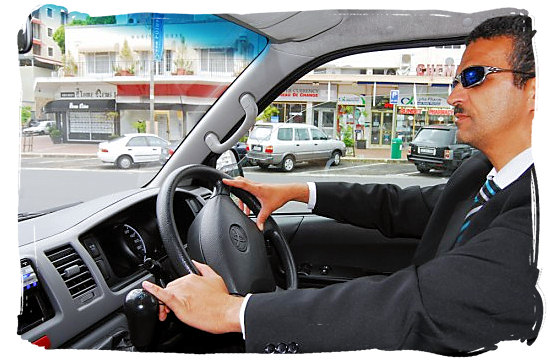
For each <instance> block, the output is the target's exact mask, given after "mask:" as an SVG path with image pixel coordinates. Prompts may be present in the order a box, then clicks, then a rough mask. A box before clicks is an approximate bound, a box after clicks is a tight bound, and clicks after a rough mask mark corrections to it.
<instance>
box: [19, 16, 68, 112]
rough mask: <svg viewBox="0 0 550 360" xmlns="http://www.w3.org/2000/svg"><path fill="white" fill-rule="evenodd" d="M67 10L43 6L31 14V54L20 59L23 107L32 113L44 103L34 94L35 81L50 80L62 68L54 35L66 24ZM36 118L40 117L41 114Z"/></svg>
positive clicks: (21, 56) (59, 51) (60, 56)
mask: <svg viewBox="0 0 550 360" xmlns="http://www.w3.org/2000/svg"><path fill="white" fill-rule="evenodd" d="M67 19H68V12H67V9H66V8H64V7H60V6H53V5H47V6H43V7H41V8H39V9H37V10H35V11H33V12H32V14H31V24H32V50H31V51H30V52H29V53H27V54H23V55H20V56H19V64H20V73H21V80H22V84H23V88H22V90H23V91H22V93H23V94H22V96H23V98H22V105H23V106H30V107H31V109H32V112H33V113H34V112H35V111H36V109H37V107H38V108H40V106H41V104H42V103H43V101H46V100H47V99H43V98H41V97H40V96H38V97H36V94H35V93H34V89H33V86H34V79H35V78H38V77H49V76H51V73H52V72H53V71H56V70H57V68H59V66H61V58H62V53H61V49H60V48H59V46H58V45H57V43H56V42H55V41H54V39H53V35H54V33H55V31H56V30H57V29H58V28H59V27H60V26H62V25H65V24H66V23H67ZM36 115H38V116H37V117H40V112H39V113H38V114H36Z"/></svg>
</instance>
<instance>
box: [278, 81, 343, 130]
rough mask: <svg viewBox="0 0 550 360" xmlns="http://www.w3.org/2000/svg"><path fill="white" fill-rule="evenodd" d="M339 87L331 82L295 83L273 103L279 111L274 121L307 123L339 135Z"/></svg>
mask: <svg viewBox="0 0 550 360" xmlns="http://www.w3.org/2000/svg"><path fill="white" fill-rule="evenodd" d="M336 100H337V88H336V86H330V85H329V84H294V85H292V86H291V87H290V88H288V89H287V90H285V91H284V92H283V93H282V94H281V95H279V97H277V99H275V101H274V102H273V103H272V104H271V105H272V106H274V107H275V108H277V110H278V113H277V114H275V115H272V116H271V119H270V121H272V122H289V123H306V124H312V125H314V126H317V127H318V128H319V129H322V130H323V131H324V132H325V133H326V134H327V135H329V136H331V137H336V136H337V121H336Z"/></svg>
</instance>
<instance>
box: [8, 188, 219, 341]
mask: <svg viewBox="0 0 550 360" xmlns="http://www.w3.org/2000/svg"><path fill="white" fill-rule="evenodd" d="M157 193H158V188H152V189H138V190H134V191H127V192H124V193H120V194H115V195H110V196H106V197H103V198H99V199H96V200H94V201H91V202H87V203H85V204H79V205H76V206H74V207H70V208H66V209H63V210H60V211H57V212H55V213H52V214H47V215H43V216H41V217H37V218H33V219H30V220H26V221H21V222H20V223H19V239H20V240H19V251H20V259H21V276H22V287H23V293H22V294H23V296H22V302H21V308H22V311H21V313H20V315H19V325H18V334H20V335H21V337H22V338H23V339H26V340H28V341H31V342H33V343H36V344H40V345H43V346H46V347H51V348H81V349H82V348H98V349H120V348H121V347H124V346H125V345H124V344H125V341H124V338H127V337H128V336H127V335H128V331H127V323H126V317H125V316H124V314H123V313H122V311H121V309H122V306H123V304H124V299H125V297H126V294H127V293H128V292H129V291H130V290H132V289H135V288H140V287H141V283H142V282H143V281H144V280H151V279H153V276H152V275H151V274H150V273H149V272H148V271H147V270H146V269H145V266H144V265H143V263H144V260H145V259H146V258H150V259H153V260H154V261H156V262H158V263H160V264H162V268H163V269H165V270H167V271H169V272H170V271H171V268H170V264H169V263H168V259H167V255H166V252H165V250H164V246H163V244H162V239H161V237H160V233H159V230H158V227H157V222H156V212H155V209H156V198H157ZM209 196H210V191H209V190H207V189H205V188H202V187H199V186H191V185H188V186H185V187H181V188H179V189H178V191H177V192H176V195H175V198H174V216H175V219H176V226H177V228H178V231H179V233H180V237H181V239H182V241H183V242H184V243H185V241H186V234H187V229H188V227H189V226H190V224H191V223H192V221H193V220H194V218H195V215H196V214H197V213H198V212H199V211H200V209H201V208H202V206H203V205H204V203H205V201H206V199H207V198H208V197H209ZM169 275H170V274H169ZM126 342H127V341H126ZM126 345H128V344H126ZM130 346H131V345H130Z"/></svg>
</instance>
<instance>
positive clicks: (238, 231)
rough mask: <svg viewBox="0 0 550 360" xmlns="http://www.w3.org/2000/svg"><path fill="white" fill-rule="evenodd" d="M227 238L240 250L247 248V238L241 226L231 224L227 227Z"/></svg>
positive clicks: (243, 250)
mask: <svg viewBox="0 0 550 360" xmlns="http://www.w3.org/2000/svg"><path fill="white" fill-rule="evenodd" d="M229 238H230V239H231V242H232V243H233V246H235V248H237V250H239V251H240V252H245V251H246V249H247V248H248V238H247V237H246V233H245V232H244V230H243V228H242V227H240V226H239V225H231V228H229Z"/></svg>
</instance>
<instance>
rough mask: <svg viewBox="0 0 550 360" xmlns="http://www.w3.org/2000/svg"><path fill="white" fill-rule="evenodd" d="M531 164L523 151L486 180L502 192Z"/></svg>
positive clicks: (312, 200) (313, 193)
mask: <svg viewBox="0 0 550 360" xmlns="http://www.w3.org/2000/svg"><path fill="white" fill-rule="evenodd" d="M532 164H533V156H532V153H531V148H528V149H526V150H524V151H523V152H521V153H519V154H518V155H516V156H515V157H514V158H513V159H512V160H510V161H509V162H508V163H507V164H506V165H505V166H504V167H503V168H502V169H500V171H497V170H496V169H495V168H494V167H493V169H492V170H491V171H490V172H489V174H488V175H487V179H491V178H492V179H493V181H494V182H495V183H496V184H497V185H498V186H499V187H500V189H501V190H503V189H504V188H505V187H507V186H508V185H510V184H511V183H513V182H514V181H516V180H517V179H518V178H519V177H520V176H521V175H522V174H523V173H524V172H525V170H527V169H528V168H529V167H530V166H531V165H532ZM307 186H308V187H309V201H308V203H307V208H308V209H313V208H314V207H315V204H316V202H317V188H316V186H315V183H314V182H308V183H307ZM251 295H252V294H247V295H246V296H245V297H244V301H243V303H242V305H241V309H240V312H239V320H240V322H241V331H242V333H243V339H244V338H245V328H244V312H245V311H246V304H247V303H248V300H249V299H250V296H251Z"/></svg>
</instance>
